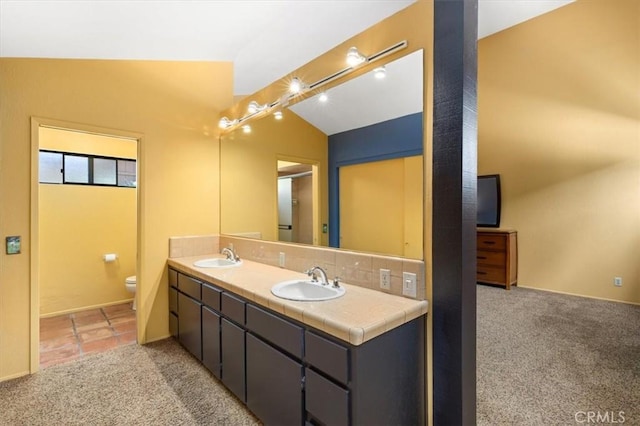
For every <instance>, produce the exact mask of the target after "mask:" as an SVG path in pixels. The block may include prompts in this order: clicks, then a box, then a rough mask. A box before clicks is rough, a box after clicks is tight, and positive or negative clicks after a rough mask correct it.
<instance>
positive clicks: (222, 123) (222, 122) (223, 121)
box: [218, 117, 231, 129]
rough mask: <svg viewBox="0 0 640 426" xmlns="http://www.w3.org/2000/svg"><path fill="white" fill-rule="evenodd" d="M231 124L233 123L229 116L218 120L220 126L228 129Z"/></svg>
mask: <svg viewBox="0 0 640 426" xmlns="http://www.w3.org/2000/svg"><path fill="white" fill-rule="evenodd" d="M230 125H231V122H230V121H229V119H228V118H227V117H222V118H221V119H220V121H219V122H218V127H220V128H221V129H226V128H227V127H229V126H230Z"/></svg>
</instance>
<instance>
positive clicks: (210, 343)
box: [202, 306, 220, 379]
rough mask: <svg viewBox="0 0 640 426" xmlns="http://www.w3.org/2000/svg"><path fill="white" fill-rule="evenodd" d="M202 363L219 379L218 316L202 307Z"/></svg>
mask: <svg viewBox="0 0 640 426" xmlns="http://www.w3.org/2000/svg"><path fill="white" fill-rule="evenodd" d="M202 363H203V364H204V366H205V367H207V369H209V371H211V372H212V373H213V375H214V376H216V377H217V378H218V379H219V378H220V315H218V314H217V313H215V312H214V311H212V310H211V309H209V308H207V307H206V306H203V307H202Z"/></svg>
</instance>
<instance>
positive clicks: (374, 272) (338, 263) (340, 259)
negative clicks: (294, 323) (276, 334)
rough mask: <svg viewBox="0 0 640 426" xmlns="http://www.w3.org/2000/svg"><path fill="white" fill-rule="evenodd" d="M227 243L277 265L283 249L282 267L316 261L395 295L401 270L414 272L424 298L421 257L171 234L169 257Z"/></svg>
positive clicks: (346, 278) (330, 272) (350, 280)
mask: <svg viewBox="0 0 640 426" xmlns="http://www.w3.org/2000/svg"><path fill="white" fill-rule="evenodd" d="M230 244H232V245H233V248H234V249H235V251H236V253H237V254H238V256H240V258H241V259H247V260H251V261H254V262H260V263H263V264H266V265H271V266H275V267H279V266H280V265H279V260H280V253H284V256H285V263H284V268H285V269H289V270H292V271H297V272H304V271H306V270H307V269H309V268H311V267H312V266H316V265H317V266H320V267H322V268H323V269H324V270H325V271H327V276H328V277H329V278H330V279H332V278H333V277H336V276H337V277H340V281H342V282H345V283H347V284H352V285H357V286H360V287H366V288H369V289H372V290H377V291H381V292H384V293H390V294H395V295H398V296H402V273H403V272H412V273H414V274H416V276H417V293H416V299H418V300H424V299H425V298H426V297H425V296H426V295H425V292H426V289H425V284H424V262H423V261H421V260H414V259H405V258H402V257H392V256H383V255H376V254H369V253H359V252H351V251H345V250H337V249H334V248H330V247H319V246H304V245H297V244H288V243H280V242H273V241H264V240H258V239H251V238H242V237H232V236H227V235H221V236H218V235H207V236H193V237H172V238H170V239H169V257H186V256H199V255H205V254H212V253H219V252H220V250H221V249H222V248H223V247H229V245H230ZM380 269H389V270H390V271H391V289H390V290H382V289H380V272H379V271H380Z"/></svg>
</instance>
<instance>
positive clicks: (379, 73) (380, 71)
mask: <svg viewBox="0 0 640 426" xmlns="http://www.w3.org/2000/svg"><path fill="white" fill-rule="evenodd" d="M373 75H374V77H375V78H377V79H378V80H382V79H383V78H385V77H386V76H387V68H385V67H384V66H381V67H378V68H376V69H375V70H373Z"/></svg>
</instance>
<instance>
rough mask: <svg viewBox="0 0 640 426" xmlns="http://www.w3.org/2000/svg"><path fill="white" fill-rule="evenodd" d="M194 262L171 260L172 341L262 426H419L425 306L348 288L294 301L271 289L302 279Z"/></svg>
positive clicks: (260, 268)
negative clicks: (320, 298) (324, 297)
mask: <svg viewBox="0 0 640 426" xmlns="http://www.w3.org/2000/svg"><path fill="white" fill-rule="evenodd" d="M194 259H197V258H178V259H170V260H169V311H170V312H169V318H170V328H171V334H172V335H173V336H174V337H175V338H176V339H177V340H178V341H179V342H180V343H181V344H182V345H183V346H184V347H185V348H186V349H187V350H188V351H189V352H190V353H191V354H193V356H195V357H196V358H197V359H199V360H200V361H201V362H202V363H203V365H204V366H205V367H206V368H207V369H209V371H211V373H212V374H213V375H214V376H216V377H217V378H218V379H220V380H221V381H222V383H223V384H224V385H225V386H226V387H227V388H228V389H229V390H230V391H231V392H233V393H234V394H235V395H236V396H237V397H238V399H240V400H241V401H243V402H244V403H245V404H246V405H247V407H248V408H249V409H250V410H251V411H252V412H253V413H254V414H255V415H256V416H257V417H258V418H259V419H260V420H261V421H263V422H264V423H265V424H267V425H271V424H273V425H325V424H326V425H376V424H385V425H388V424H394V425H401V424H407V425H420V424H425V406H424V401H425V383H424V368H425V355H424V353H425V352H424V345H425V331H424V315H425V314H426V310H427V302H426V301H416V300H411V299H406V298H401V297H398V296H391V295H387V294H383V293H380V292H376V291H373V290H368V289H364V288H359V287H354V286H348V285H346V286H347V291H346V294H345V296H344V297H343V298H341V299H336V300H331V301H324V302H293V301H288V300H284V299H278V298H275V296H273V295H271V294H270V293H269V291H268V290H269V289H270V288H271V286H272V284H273V283H274V281H275V282H277V281H279V280H281V279H282V278H284V277H293V278H297V277H298V276H300V275H301V274H299V273H296V272H292V271H287V270H283V269H280V268H275V267H271V266H268V265H262V264H259V263H255V262H247V261H245V264H244V265H243V266H242V267H241V268H235V269H227V270H204V269H203V268H197V267H193V266H192V264H193V261H194ZM249 283H253V285H251V284H249ZM347 296H350V297H347ZM351 304H353V306H352V308H351V309H350V308H349V305H351ZM358 312H359V313H360V314H358ZM305 313H306V314H305Z"/></svg>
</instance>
